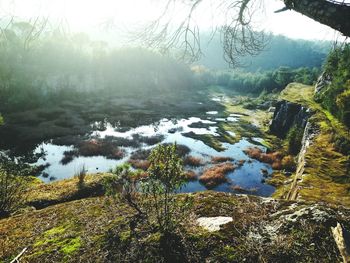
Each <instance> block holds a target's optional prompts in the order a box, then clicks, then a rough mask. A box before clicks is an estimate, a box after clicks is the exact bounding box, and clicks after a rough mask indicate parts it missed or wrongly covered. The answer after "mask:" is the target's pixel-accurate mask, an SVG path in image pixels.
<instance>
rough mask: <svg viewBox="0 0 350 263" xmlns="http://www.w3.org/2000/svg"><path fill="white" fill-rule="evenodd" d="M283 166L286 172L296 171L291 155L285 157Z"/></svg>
mask: <svg viewBox="0 0 350 263" xmlns="http://www.w3.org/2000/svg"><path fill="white" fill-rule="evenodd" d="M281 165H282V167H283V168H284V169H286V170H289V171H294V170H295V166H296V164H295V161H294V157H293V156H291V155H287V156H285V157H283V159H282V163H281Z"/></svg>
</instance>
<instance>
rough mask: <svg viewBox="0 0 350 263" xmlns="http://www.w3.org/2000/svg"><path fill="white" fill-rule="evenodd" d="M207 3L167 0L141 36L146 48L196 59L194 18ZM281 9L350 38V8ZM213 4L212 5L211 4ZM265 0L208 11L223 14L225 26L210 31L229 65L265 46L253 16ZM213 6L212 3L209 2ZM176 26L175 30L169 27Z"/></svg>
mask: <svg viewBox="0 0 350 263" xmlns="http://www.w3.org/2000/svg"><path fill="white" fill-rule="evenodd" d="M206 2H209V0H168V1H167V4H166V6H165V11H164V12H163V13H162V14H161V16H159V17H158V18H157V19H155V20H154V21H153V22H152V23H151V24H150V25H149V26H148V27H147V30H144V31H143V32H142V34H141V35H140V38H141V39H142V40H144V42H145V43H146V44H147V45H150V46H153V47H157V48H159V49H161V50H168V49H169V48H170V47H178V48H182V49H183V50H184V52H183V57H185V58H186V57H189V58H191V59H197V58H198V57H199V56H200V55H201V48H200V37H199V35H200V32H199V27H198V25H196V24H195V22H194V21H193V16H194V13H195V12H196V10H198V7H199V6H201V5H203V4H204V3H206ZM281 2H282V3H283V4H284V7H283V8H281V9H280V10H277V11H275V12H276V13H278V12H283V11H286V10H294V11H296V12H298V13H301V14H303V15H305V16H308V17H309V18H311V19H313V20H315V21H317V22H320V23H322V24H324V25H327V26H329V27H331V28H333V29H335V30H337V31H339V32H341V33H342V34H343V35H344V36H347V37H349V36H350V19H348V18H349V17H350V5H349V4H347V3H344V1H343V2H337V1H327V0H281ZM179 3H181V4H184V5H185V6H186V7H187V9H186V11H185V12H184V13H183V19H182V21H181V23H179V24H177V25H174V23H173V22H174V21H173V20H174V19H173V17H172V16H171V15H170V17H169V15H168V14H169V13H171V8H172V7H173V6H175V5H176V4H179ZM210 3H212V2H210ZM263 3H264V0H218V1H215V6H212V7H211V9H212V10H213V12H215V15H217V16H218V15H224V16H225V17H226V24H225V25H224V26H222V27H221V28H219V29H217V28H216V29H214V30H213V32H214V33H216V32H217V31H219V33H220V34H221V39H222V44H223V49H224V56H225V59H226V61H228V62H229V63H230V64H231V65H233V66H237V65H238V64H239V61H238V57H239V56H245V55H256V54H257V53H259V52H260V51H262V50H263V48H264V47H265V45H266V36H265V34H264V33H262V32H257V31H256V30H255V28H254V26H253V25H254V23H255V22H256V21H255V17H256V16H255V14H256V12H258V11H259V10H261V9H262V6H263ZM212 4H213V3H212ZM173 27H175V30H171V28H173Z"/></svg>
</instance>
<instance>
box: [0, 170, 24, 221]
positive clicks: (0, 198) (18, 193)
mask: <svg viewBox="0 0 350 263" xmlns="http://www.w3.org/2000/svg"><path fill="white" fill-rule="evenodd" d="M25 189H26V183H25V181H24V180H23V178H22V177H20V176H16V175H12V174H10V173H8V171H6V169H4V168H3V167H0V218H1V217H5V216H8V215H9V214H10V213H11V212H13V211H15V210H17V209H18V208H20V206H21V205H22V204H23V202H24V199H25V198H24V195H23V193H24V192H25Z"/></svg>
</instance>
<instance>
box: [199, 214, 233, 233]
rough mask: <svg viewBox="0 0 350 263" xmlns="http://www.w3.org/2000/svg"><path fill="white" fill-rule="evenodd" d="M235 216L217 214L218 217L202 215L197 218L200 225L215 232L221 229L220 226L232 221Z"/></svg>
mask: <svg viewBox="0 0 350 263" xmlns="http://www.w3.org/2000/svg"><path fill="white" fill-rule="evenodd" d="M232 221H233V218H232V217H230V216H216V217H200V218H198V219H197V223H198V225H200V226H201V227H203V228H204V229H206V230H208V231H209V232H215V231H219V230H220V226H222V225H226V224H227V223H229V222H232Z"/></svg>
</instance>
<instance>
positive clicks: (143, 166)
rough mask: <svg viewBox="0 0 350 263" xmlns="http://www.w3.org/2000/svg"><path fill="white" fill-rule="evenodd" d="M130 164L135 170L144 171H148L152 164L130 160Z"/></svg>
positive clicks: (146, 161) (145, 161)
mask: <svg viewBox="0 0 350 263" xmlns="http://www.w3.org/2000/svg"><path fill="white" fill-rule="evenodd" d="M128 163H130V164H131V166H132V167H133V168H135V169H141V170H144V171H146V170H147V169H148V167H149V166H150V162H149V161H148V160H139V159H137V160H134V159H130V160H129V161H128Z"/></svg>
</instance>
